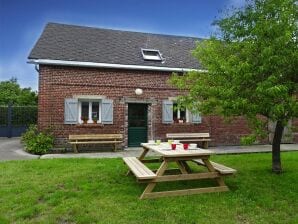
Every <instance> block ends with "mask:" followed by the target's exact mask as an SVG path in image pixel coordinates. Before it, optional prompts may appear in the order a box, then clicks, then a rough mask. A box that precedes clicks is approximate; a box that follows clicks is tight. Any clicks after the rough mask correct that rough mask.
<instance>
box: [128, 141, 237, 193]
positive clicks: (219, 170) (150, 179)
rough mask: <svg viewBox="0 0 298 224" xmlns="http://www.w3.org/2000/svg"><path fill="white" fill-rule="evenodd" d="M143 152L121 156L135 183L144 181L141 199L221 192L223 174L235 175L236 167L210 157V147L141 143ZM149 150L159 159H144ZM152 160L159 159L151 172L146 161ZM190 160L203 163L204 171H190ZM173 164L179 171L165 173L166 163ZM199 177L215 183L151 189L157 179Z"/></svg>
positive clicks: (161, 180) (183, 179) (159, 180)
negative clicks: (167, 189)
mask: <svg viewBox="0 0 298 224" xmlns="http://www.w3.org/2000/svg"><path fill="white" fill-rule="evenodd" d="M141 145H142V147H143V152H142V153H141V155H140V157H139V158H136V157H126V158H123V160H124V162H125V163H126V164H127V166H128V167H129V169H130V171H129V172H128V174H129V173H133V174H134V175H135V176H136V178H137V181H138V182H141V183H147V187H146V188H145V190H144V192H143V194H142V195H141V197H140V199H144V198H158V197H164V196H177V195H190V194H199V193H208V192H221V191H228V190H229V189H228V187H227V186H226V184H225V183H224V180H223V176H225V175H230V174H234V173H235V172H236V170H234V169H232V168H230V167H226V166H224V165H222V164H218V163H215V162H212V161H210V160H209V158H210V155H212V154H213V152H212V151H210V150H205V149H200V148H196V149H188V150H184V149H183V148H182V144H181V145H177V149H176V150H172V149H171V145H170V144H168V143H161V144H159V145H157V144H156V143H142V144H141ZM149 151H153V152H155V153H156V154H157V155H159V156H160V157H159V158H154V159H147V158H146V155H147V153H148V152H149ZM151 162H160V163H161V165H160V167H159V168H158V169H157V170H156V171H155V172H154V171H152V170H150V169H149V168H148V167H147V166H146V165H145V164H146V163H151ZM189 162H194V163H195V164H197V165H200V166H205V167H206V169H205V171H203V172H193V170H192V169H191V167H190V166H189V164H188V163H189ZM171 163H175V164H177V166H178V169H176V170H179V173H178V174H177V173H176V174H173V173H172V174H167V173H169V172H168V171H170V170H173V169H168V168H169V164H171ZM200 179H214V180H215V181H216V183H217V185H218V186H212V187H203V188H201V187H200V188H194V189H182V190H172V191H161V192H154V191H153V190H154V188H155V186H156V184H157V183H159V182H172V181H186V180H200Z"/></svg>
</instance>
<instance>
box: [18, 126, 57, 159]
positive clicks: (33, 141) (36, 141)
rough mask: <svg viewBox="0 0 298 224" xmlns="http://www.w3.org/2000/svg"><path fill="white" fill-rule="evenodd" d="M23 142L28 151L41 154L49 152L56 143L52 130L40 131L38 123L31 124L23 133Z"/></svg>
mask: <svg viewBox="0 0 298 224" xmlns="http://www.w3.org/2000/svg"><path fill="white" fill-rule="evenodd" d="M22 142H23V143H24V144H25V148H26V151H27V152H30V153H33V154H37V155H41V154H45V153H47V152H48V151H49V150H50V149H51V148H52V147H53V145H54V137H53V136H52V134H50V131H45V132H39V131H38V130H37V127H36V125H30V126H29V128H28V130H27V131H26V132H25V133H24V134H23V135H22Z"/></svg>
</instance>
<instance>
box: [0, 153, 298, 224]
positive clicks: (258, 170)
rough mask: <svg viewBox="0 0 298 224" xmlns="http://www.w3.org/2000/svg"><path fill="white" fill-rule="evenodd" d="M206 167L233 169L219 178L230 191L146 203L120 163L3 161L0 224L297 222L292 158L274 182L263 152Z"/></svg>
mask: <svg viewBox="0 0 298 224" xmlns="http://www.w3.org/2000/svg"><path fill="white" fill-rule="evenodd" d="M212 160H213V161H216V162H220V163H223V164H226V165H228V166H230V167H233V168H235V169H237V170H238V174H237V175H236V177H227V178H225V181H226V183H227V185H228V186H229V188H230V190H231V191H229V192H222V193H209V194H199V195H191V196H180V197H168V198H161V199H147V200H139V199H138V197H139V196H140V194H141V193H142V191H143V190H144V188H145V185H143V184H138V183H136V182H135V179H134V178H133V176H130V177H126V176H125V172H126V170H127V168H126V167H125V165H124V164H123V162H122V161H121V159H52V160H31V161H11V162H2V163H0V223H1V224H2V223H109V224H110V223H111V224H112V223H142V224H146V223H190V224H191V223H220V224H221V223H229V224H230V223H241V224H242V223H270V224H274V223H293V224H294V223H298V162H297V161H298V153H297V152H287V153H282V161H283V169H284V173H283V174H281V175H275V174H272V173H271V172H270V168H271V154H269V153H268V154H242V155H226V156H214V157H213V158H212ZM202 184H206V183H202ZM185 185H187V186H185ZM194 186H197V182H193V181H190V182H187V183H181V182H180V183H178V182H177V183H174V184H172V185H169V184H163V185H161V186H160V188H164V189H170V188H174V187H175V188H180V187H190V188H191V187H194Z"/></svg>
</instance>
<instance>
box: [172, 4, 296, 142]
mask: <svg viewBox="0 0 298 224" xmlns="http://www.w3.org/2000/svg"><path fill="white" fill-rule="evenodd" d="M297 20H298V6H297V5H296V4H295V0H255V1H251V2H249V3H248V5H247V6H246V7H245V8H244V9H242V10H235V11H233V12H232V13H230V15H226V16H225V17H224V18H222V19H220V20H217V21H215V23H214V25H216V26H217V27H218V29H219V32H218V34H216V35H213V36H212V37H211V38H210V39H209V40H205V41H202V42H199V43H198V44H197V47H196V49H195V50H194V52H193V54H194V56H195V57H196V58H197V59H198V60H199V61H200V63H201V65H202V66H203V67H204V68H205V69H207V70H206V71H202V72H198V71H191V72H189V73H187V74H186V75H184V76H178V75H174V76H173V77H172V79H171V82H172V83H173V84H174V85H175V86H177V87H179V88H180V89H182V90H185V89H187V90H189V94H187V95H186V96H183V97H181V98H180V102H181V103H183V104H185V105H188V106H187V107H190V108H191V107H194V108H195V110H197V111H200V112H202V113H203V114H219V115H223V116H225V117H231V116H239V115H243V116H246V117H247V118H248V120H249V121H250V124H251V126H252V127H254V129H255V133H254V134H253V135H252V136H250V137H249V139H246V140H244V142H252V140H253V139H255V138H256V136H262V135H264V132H262V130H263V129H264V128H265V127H266V124H265V122H267V121H266V120H265V119H262V118H264V117H266V118H268V119H270V120H272V121H280V122H281V123H282V124H283V126H284V125H286V123H287V121H288V120H289V119H291V118H292V117H297V116H298V103H297V89H298V84H297V83H298V76H297V72H298V43H297V42H298V39H297V38H298V36H297V34H298V26H297ZM193 102H199V103H196V104H193Z"/></svg>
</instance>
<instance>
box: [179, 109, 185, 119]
mask: <svg viewBox="0 0 298 224" xmlns="http://www.w3.org/2000/svg"><path fill="white" fill-rule="evenodd" d="M180 120H186V110H185V108H180Z"/></svg>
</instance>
